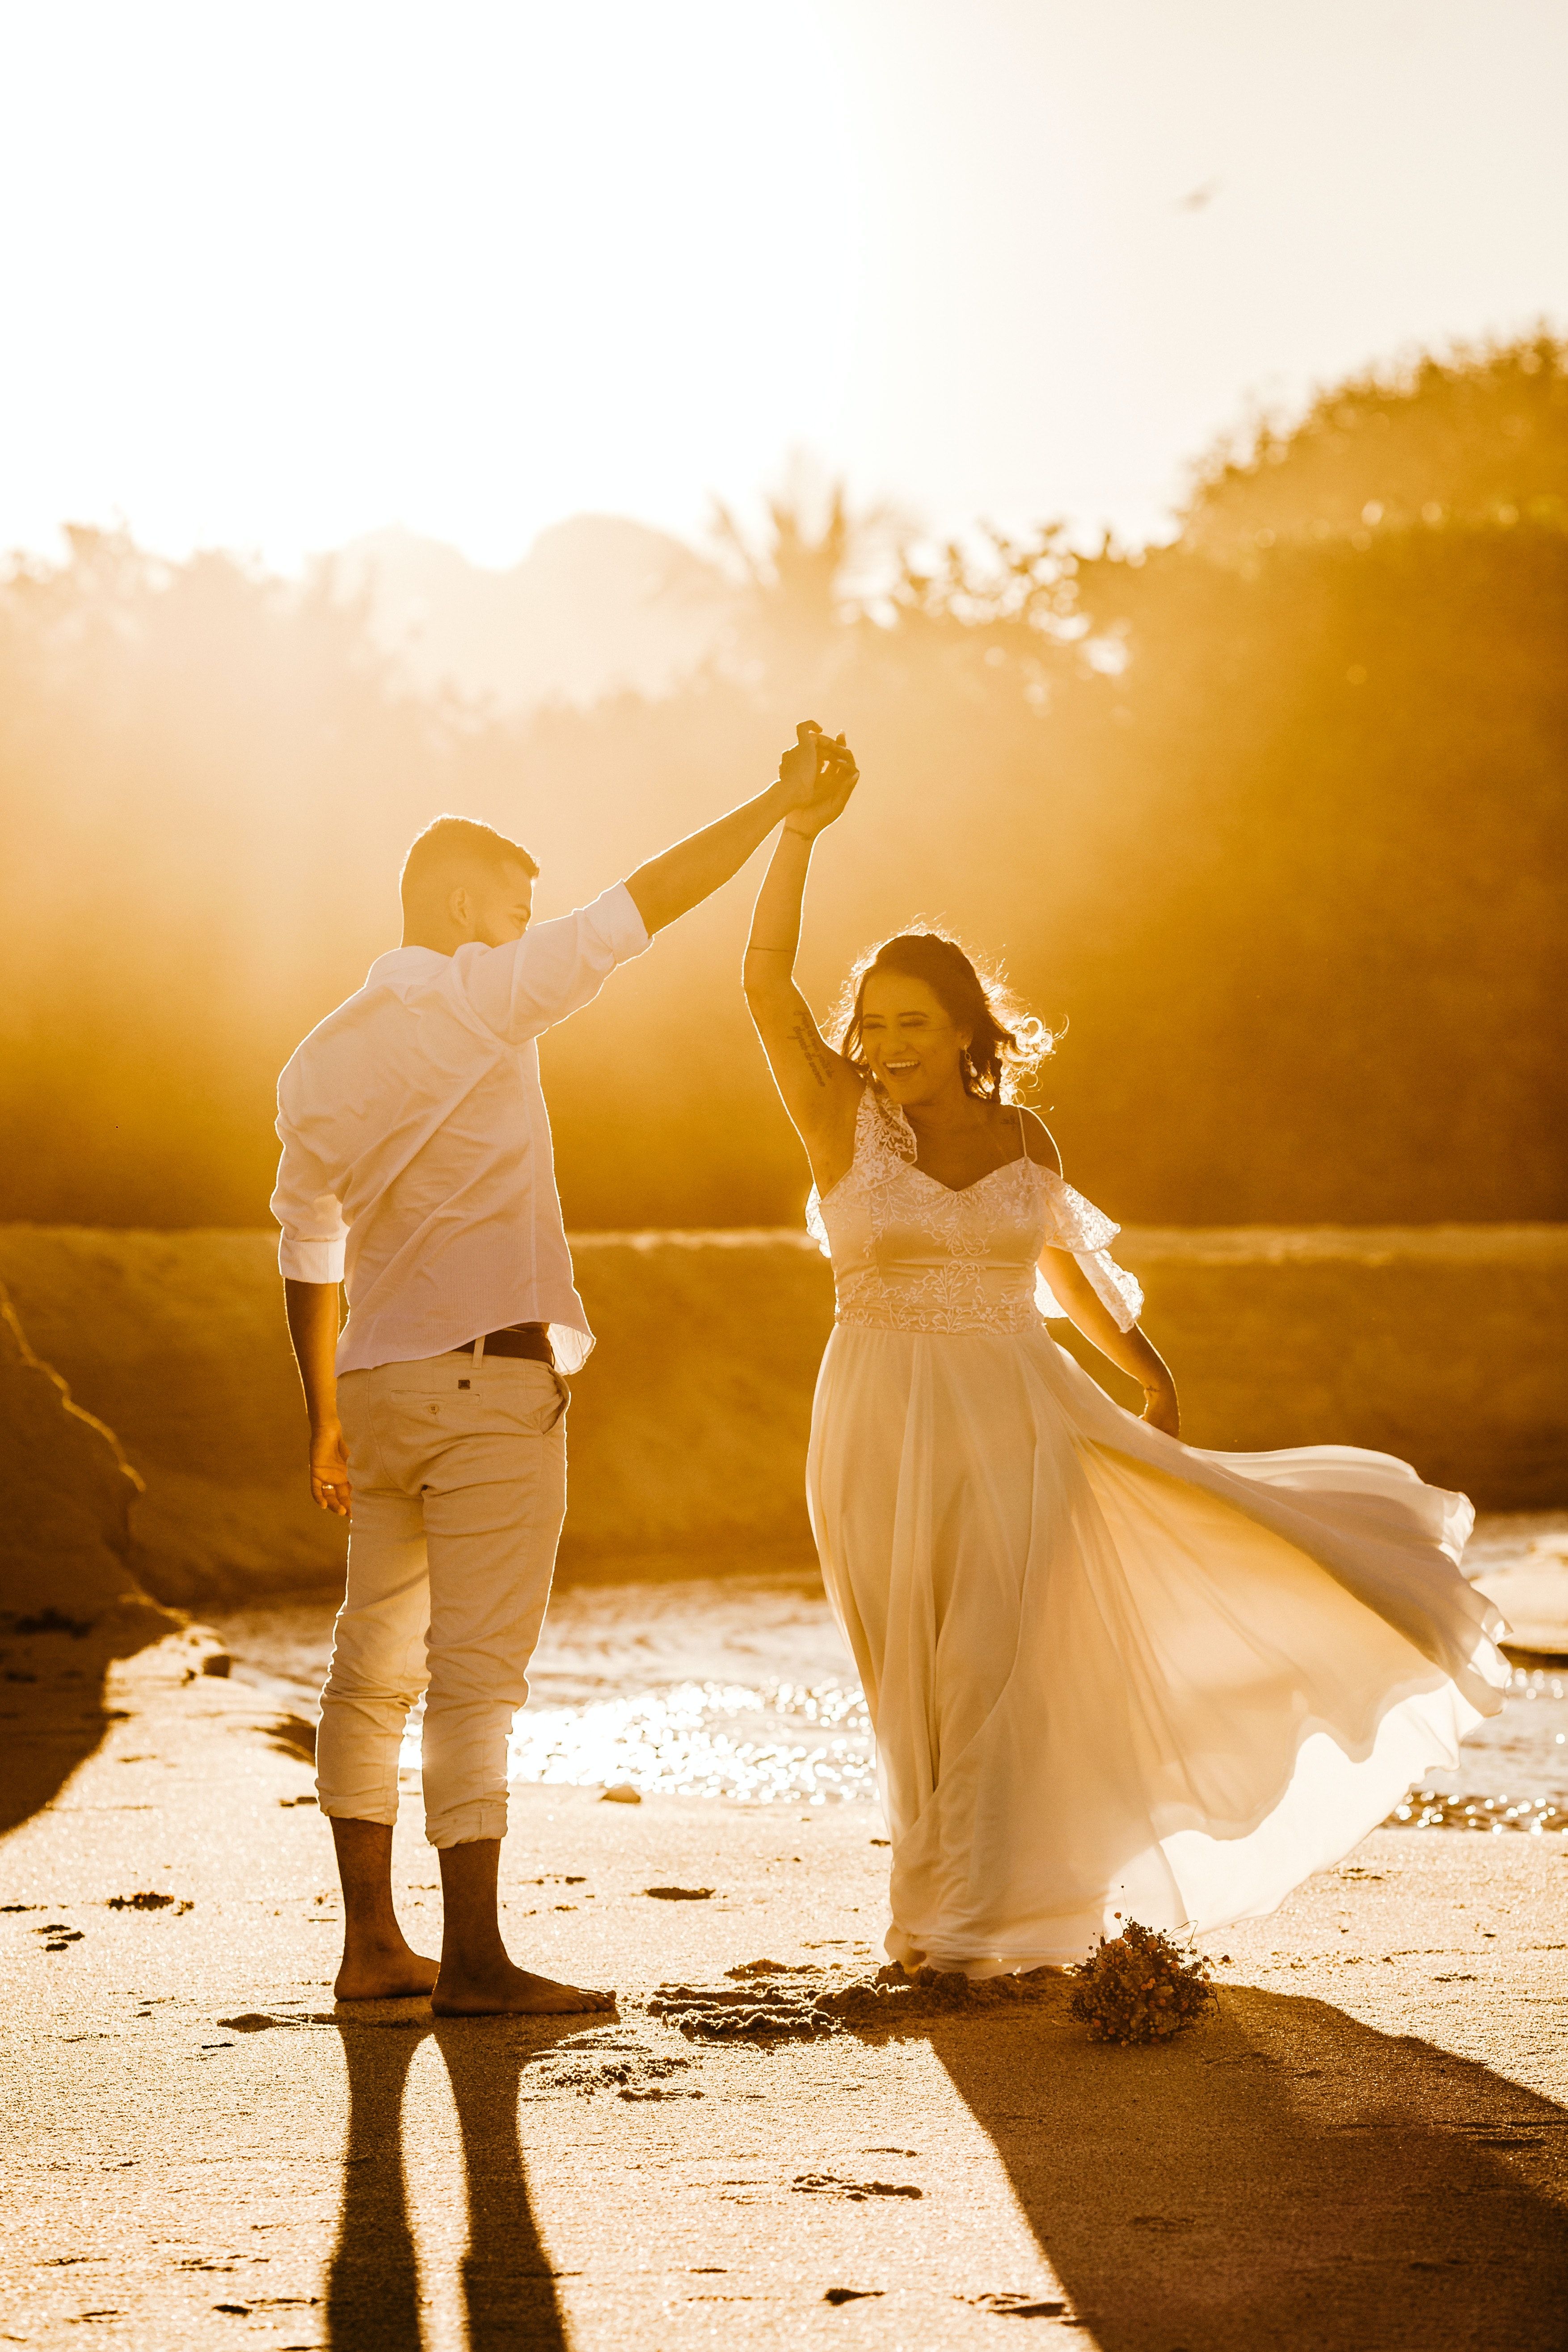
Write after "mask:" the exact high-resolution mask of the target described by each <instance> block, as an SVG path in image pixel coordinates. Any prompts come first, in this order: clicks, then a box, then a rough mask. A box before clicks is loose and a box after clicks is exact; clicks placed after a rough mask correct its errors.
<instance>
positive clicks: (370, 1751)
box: [316, 1354, 567, 1846]
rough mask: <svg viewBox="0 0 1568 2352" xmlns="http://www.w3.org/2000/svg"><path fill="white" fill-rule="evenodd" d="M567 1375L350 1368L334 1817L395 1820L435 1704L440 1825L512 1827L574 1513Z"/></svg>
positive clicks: (331, 1710) (331, 1798)
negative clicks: (511, 1760)
mask: <svg viewBox="0 0 1568 2352" xmlns="http://www.w3.org/2000/svg"><path fill="white" fill-rule="evenodd" d="M566 1399H567V1391H566V1383H565V1382H564V1381H563V1380H562V1378H561V1377H560V1375H559V1373H557V1372H553V1371H552V1370H550V1368H549V1366H548V1365H546V1364H542V1363H535V1362H533V1361H531V1360H529V1359H527V1358H519V1357H499V1358H498V1357H489V1356H484V1357H481V1359H480V1360H479V1362H478V1363H476V1362H475V1360H474V1358H473V1357H472V1356H470V1355H457V1354H453V1355H447V1356H431V1357H427V1358H426V1359H425V1360H423V1361H421V1362H418V1363H412V1364H379V1365H377V1366H376V1367H375V1368H374V1370H371V1371H357V1372H345V1373H344V1374H343V1376H342V1380H341V1381H339V1383H338V1410H339V1412H340V1415H341V1417H342V1425H343V1435H344V1439H345V1442H346V1444H347V1448H348V1459H349V1477H350V1480H351V1483H352V1485H353V1532H352V1534H351V1537H350V1541H349V1575H348V1591H347V1593H346V1595H345V1597H344V1601H343V1605H342V1609H341V1610H340V1612H338V1621H337V1625H336V1628H335V1630H334V1633H333V1640H332V1659H331V1667H330V1668H329V1670H328V1674H327V1684H326V1688H325V1690H324V1691H323V1692H322V1694H321V1731H320V1734H319V1736H318V1738H317V1743H316V1787H317V1790H318V1792H319V1794H320V1797H321V1811H323V1812H324V1813H327V1814H330V1815H335V1816H337V1817H338V1818H339V1819H346V1820H349V1821H356V1822H389V1823H390V1822H395V1820H396V1818H397V1758H398V1749H399V1747H400V1745H401V1743H402V1738H403V1727H404V1723H405V1719H406V1717H407V1714H408V1710H409V1708H410V1707H411V1706H413V1705H414V1702H415V1701H416V1698H417V1697H418V1696H419V1694H420V1692H421V1691H426V1690H427V1696H426V1706H425V1834H426V1837H427V1838H428V1839H429V1841H430V1843H431V1844H432V1845H437V1846H447V1845H463V1844H467V1843H469V1842H470V1841H471V1840H473V1839H475V1838H500V1837H504V1836H505V1834H506V1750H507V1736H508V1734H509V1733H510V1729H511V1722H512V1717H513V1716H514V1715H515V1714H516V1712H517V1710H518V1708H519V1707H520V1706H521V1705H522V1703H523V1701H524V1699H526V1697H527V1696H528V1671H527V1670H528V1662H529V1660H530V1658H531V1656H532V1654H533V1647H534V1643H536V1642H537V1641H538V1639H539V1629H540V1626H541V1624H542V1622H543V1617H544V1607H545V1603H546V1601H548V1600H549V1598H550V1580H551V1577H552V1573H553V1571H554V1567H555V1546H556V1543H557V1541H558V1539H559V1538H560V1534H561V1522H562V1519H563V1517H564V1516H565V1510H566V1431H565V1425H564V1423H565V1412H566Z"/></svg>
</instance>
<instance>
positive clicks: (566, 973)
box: [453, 882, 650, 1045]
mask: <svg viewBox="0 0 1568 2352" xmlns="http://www.w3.org/2000/svg"><path fill="white" fill-rule="evenodd" d="M649 936H650V935H649V932H648V929H647V924H646V923H645V922H644V921H643V919H642V917H641V916H640V915H639V914H638V912H637V901H636V900H635V899H634V898H633V897H632V894H631V892H630V891H629V890H628V889H627V888H626V884H625V883H624V882H616V883H615V884H614V885H613V886H612V887H610V888H609V889H608V890H605V891H604V892H603V893H602V894H601V895H600V896H599V897H598V898H595V900H594V901H593V903H592V904H591V905H590V906H586V907H579V908H577V909H576V911H575V912H574V913H573V914H570V915H559V916H557V917H555V918H554V919H553V920H552V921H551V922H548V923H539V924H536V925H534V926H533V927H532V928H531V929H529V930H527V931H525V932H524V933H523V935H522V937H521V940H511V941H510V942H509V943H508V945H506V946H505V947H500V948H482V947H464V948H459V949H458V952H457V954H456V956H455V957H454V958H453V961H454V963H455V964H456V966H457V969H458V979H459V982H460V984H461V986H462V988H463V992H464V993H465V994H466V996H467V997H468V1002H469V1003H470V1004H471V1005H472V1006H473V1008H474V1010H475V1012H476V1013H478V1014H479V1018H480V1020H482V1021H483V1022H484V1024H485V1025H486V1026H487V1028H489V1029H493V1030H494V1031H495V1033H496V1034H497V1035H498V1036H500V1037H505V1038H506V1039H507V1040H508V1041H509V1042H510V1044H512V1045H522V1044H523V1043H525V1041H526V1040H527V1039H528V1038H530V1037H537V1036H540V1035H542V1033H543V1032H544V1031H545V1030H546V1029H550V1028H552V1027H553V1026H554V1024H556V1022H558V1021H564V1020H565V1019H566V1017H567V1015H568V1013H576V1012H579V1011H581V1009H582V1007H583V1006H584V1004H591V1003H593V1001H594V999H595V996H597V994H598V993H599V991H600V989H601V988H603V986H604V984H605V981H606V980H607V979H608V978H609V976H610V974H611V972H612V971H614V970H615V968H616V965H617V964H618V963H626V962H629V961H630V960H631V958H632V957H633V956H639V955H641V954H642V952H643V950H644V949H645V948H646V947H647V944H648V940H649Z"/></svg>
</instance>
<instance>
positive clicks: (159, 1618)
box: [0, 1607, 177, 1837]
mask: <svg viewBox="0 0 1568 2352" xmlns="http://www.w3.org/2000/svg"><path fill="white" fill-rule="evenodd" d="M51 1621H52V1622H51ZM176 1623H177V1620H175V1619H174V1618H173V1617H169V1616H166V1615H164V1614H163V1612H161V1611H158V1610H155V1609H153V1608H151V1607H149V1608H147V1609H144V1610H130V1611H125V1612H110V1615H109V1616H108V1617H107V1618H106V1619H105V1620H104V1621H103V1622H100V1623H80V1624H78V1623H75V1622H72V1620H71V1619H69V1618H68V1617H60V1616H58V1614H57V1612H55V1611H53V1610H46V1611H45V1612H44V1613H43V1616H42V1617H41V1618H26V1617H24V1618H20V1619H18V1618H11V1619H9V1621H0V1743H3V1745H4V1747H5V1772H4V1774H3V1775H0V1837H3V1836H4V1835H5V1833H6V1832H8V1831H10V1830H14V1829H16V1828H19V1827H20V1825H21V1823H22V1822H25V1821H27V1820H28V1819H30V1817H31V1816H32V1815H33V1814H34V1813H37V1812H41V1811H43V1809H44V1807H45V1806H46V1805H49V1804H52V1803H53V1802H54V1801H55V1799H56V1798H57V1797H58V1794H59V1792H60V1790H61V1789H63V1788H64V1786H65V1784H66V1782H67V1781H68V1780H69V1779H70V1776H71V1774H72V1773H73V1772H74V1771H75V1770H76V1769H77V1768H78V1767H79V1765H82V1764H85V1763H86V1761H87V1759H88V1758H89V1756H91V1755H92V1754H93V1753H94V1752H95V1750H96V1749H97V1748H98V1745H99V1743H100V1740H101V1739H102V1738H103V1735H104V1733H105V1731H106V1730H107V1729H108V1727H109V1726H110V1723H112V1722H113V1721H114V1720H115V1715H114V1713H113V1712H112V1711H111V1710H110V1708H109V1707H108V1706H106V1704H105V1700H104V1682H105V1679H106V1677H107V1675H108V1673H109V1669H110V1666H111V1665H112V1664H114V1663H115V1661H116V1660H117V1659H120V1658H128V1657H133V1656H134V1655H135V1654H136V1652H137V1651H138V1650H142V1649H145V1648H147V1647H148V1646H149V1644H150V1643H153V1642H156V1641H158V1640H160V1639H161V1638H162V1637H163V1634H165V1633H171V1632H173V1631H174V1627H175V1625H176Z"/></svg>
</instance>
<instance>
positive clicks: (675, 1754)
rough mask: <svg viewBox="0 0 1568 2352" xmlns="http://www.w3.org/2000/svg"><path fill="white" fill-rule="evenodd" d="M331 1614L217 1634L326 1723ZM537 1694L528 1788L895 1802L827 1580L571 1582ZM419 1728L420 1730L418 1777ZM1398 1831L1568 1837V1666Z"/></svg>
mask: <svg viewBox="0 0 1568 2352" xmlns="http://www.w3.org/2000/svg"><path fill="white" fill-rule="evenodd" d="M1534 1525H1535V1522H1534V1520H1533V1519H1527V1518H1525V1517H1524V1516H1523V1515H1519V1516H1518V1517H1515V1518H1510V1520H1508V1521H1506V1522H1505V1521H1501V1520H1499V1521H1496V1522H1494V1523H1492V1525H1491V1526H1490V1527H1488V1525H1487V1523H1486V1522H1483V1523H1482V1528H1480V1529H1478V1537H1479V1538H1480V1539H1481V1541H1482V1542H1489V1545H1490V1549H1491V1550H1493V1551H1496V1552H1497V1553H1498V1554H1499V1555H1500V1559H1501V1561H1502V1564H1504V1565H1506V1564H1507V1556H1508V1555H1510V1553H1511V1552H1512V1551H1513V1550H1514V1549H1521V1548H1522V1547H1524V1546H1525V1545H1526V1544H1527V1543H1528V1541H1529V1539H1530V1536H1531V1529H1532V1528H1533V1527H1534ZM1477 1549H1480V1544H1478V1547H1477ZM1488 1564H1489V1565H1490V1564H1491V1562H1490V1560H1489V1563H1488ZM331 1619H332V1611H331V1606H330V1605H329V1604H327V1603H325V1602H322V1601H307V1602H302V1603H296V1604H291V1605H288V1606H285V1607H282V1608H279V1607H273V1608H268V1609H249V1610H244V1611H238V1612H230V1613H228V1614H226V1615H223V1616H219V1617H215V1618H214V1619H213V1621H212V1622H213V1623H214V1624H215V1626H216V1629H217V1630H218V1632H219V1633H221V1634H222V1636H223V1638H224V1640H225V1642H226V1646H227V1647H228V1648H229V1650H230V1651H231V1652H232V1654H233V1655H234V1657H235V1659H236V1662H237V1664H236V1672H237V1675H240V1676H241V1677H242V1678H244V1679H247V1680H249V1681H251V1682H254V1683H256V1684H258V1685H261V1686H263V1687H265V1688H267V1689H268V1691H270V1692H271V1693H272V1694H273V1695H274V1696H276V1697H277V1698H278V1699H279V1702H280V1704H285V1705H287V1706H289V1708H290V1709H291V1711H293V1712H295V1713H298V1714H300V1715H305V1716H309V1717H311V1718H312V1719H313V1717H314V1716H315V1713H316V1704H317V1698H318V1695H319V1693H320V1689H321V1675H322V1673H323V1671H324V1668H325V1664H326V1658H327V1654H328V1651H329V1649H330V1646H331ZM530 1683H531V1690H530V1696H529V1701H528V1705H527V1706H526V1707H525V1708H524V1709H523V1711H522V1713H521V1715H520V1716H519V1717H518V1719H517V1724H516V1727H515V1729H514V1731H513V1734H512V1738H511V1750H510V1753H511V1775H512V1778H513V1779H514V1780H520V1781H539V1782H545V1783H561V1782H566V1783H573V1784H575V1785H578V1786H587V1787H607V1786H613V1785H615V1784H616V1783H626V1784H629V1786H631V1787H632V1788H634V1789H636V1790H638V1791H639V1792H642V1793H647V1794H652V1793H655V1792H658V1793H660V1794H666V1795H671V1796H680V1797H728V1798H731V1799H739V1800H741V1801H744V1802H747V1803H752V1804H777V1803H781V1802H789V1803H794V1804H802V1803H804V1804H816V1805H826V1804H830V1803H837V1802H840V1801H869V1800H872V1799H874V1798H875V1796H876V1793H877V1781H876V1766H875V1756H874V1751H873V1747H872V1741H871V1727H870V1722H869V1719H868V1716H867V1711H866V1702H865V1699H864V1697H863V1696H862V1694H861V1691H860V1687H859V1684H858V1681H857V1679H856V1675H855V1671H854V1666H853V1664H852V1662H851V1660H850V1659H849V1657H848V1655H847V1652H846V1650H845V1647H844V1644H843V1643H842V1641H841V1640H840V1638H839V1634H838V1631H837V1627H836V1626H835V1624H834V1622H833V1620H832V1618H831V1616H830V1614H829V1613H828V1609H827V1603H826V1599H825V1598H824V1595H823V1591H822V1585H821V1582H820V1580H819V1579H818V1578H817V1577H816V1574H815V1573H813V1572H810V1571H799V1572H795V1573H782V1574H778V1573H775V1574H770V1575H741V1576H725V1577H703V1578H693V1579H691V1580H689V1581H687V1580H682V1581H679V1582H661V1583H646V1584H620V1585H577V1586H568V1587H566V1588H565V1589H564V1590H563V1591H559V1592H557V1594H556V1596H555V1598H554V1599H553V1601H552V1603H551V1608H550V1614H549V1617H548V1620H547V1621H546V1624H545V1629H544V1634H543V1638H542V1641H541V1643H540V1647H539V1651H538V1654H537V1655H536V1657H535V1660H534V1663H533V1667H532V1670H531V1675H530ZM419 1729H420V1726H419V1721H418V1718H417V1717H416V1718H415V1720H414V1721H413V1722H412V1723H411V1724H410V1726H409V1733H408V1738H407V1739H406V1740H405V1747H404V1757H403V1761H404V1765H405V1769H407V1770H409V1771H414V1770H416V1769H417V1766H418V1761H419ZM1391 1825H1393V1826H1397V1827H1404V1828H1409V1829H1457V1830H1467V1831H1471V1832H1474V1831H1483V1832H1489V1833H1492V1834H1500V1833H1502V1832H1522V1833H1524V1834H1526V1835H1534V1836H1556V1835H1562V1834H1565V1833H1568V1670H1565V1669H1564V1668H1563V1665H1562V1664H1559V1663H1556V1662H1554V1663H1552V1664H1542V1665H1531V1664H1520V1665H1517V1666H1516V1667H1515V1669H1514V1671H1513V1673H1512V1675H1511V1677H1510V1685H1509V1690H1508V1695H1507V1697H1506V1699H1505V1701H1504V1705H1503V1709H1502V1713H1501V1714H1500V1716H1498V1717H1495V1718H1494V1719H1493V1720H1491V1721H1490V1722H1489V1723H1486V1724H1483V1725H1482V1726H1481V1727H1480V1729H1479V1731H1478V1732H1477V1733H1476V1734H1475V1735H1474V1737H1473V1738H1470V1739H1468V1740H1467V1741H1466V1743H1465V1748H1464V1751H1463V1754H1462V1755H1461V1758H1460V1760H1459V1764H1458V1768H1457V1769H1454V1770H1451V1771H1447V1772H1440V1773H1433V1774H1429V1775H1428V1777H1427V1779H1426V1782H1425V1783H1424V1784H1423V1786H1422V1788H1421V1789H1420V1790H1417V1791H1415V1792H1414V1793H1413V1795H1412V1796H1411V1798H1410V1799H1409V1800H1408V1801H1407V1802H1406V1803H1405V1805H1403V1806H1401V1807H1400V1808H1399V1810H1398V1811H1397V1812H1396V1813H1395V1814H1394V1816H1392V1817H1391Z"/></svg>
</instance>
